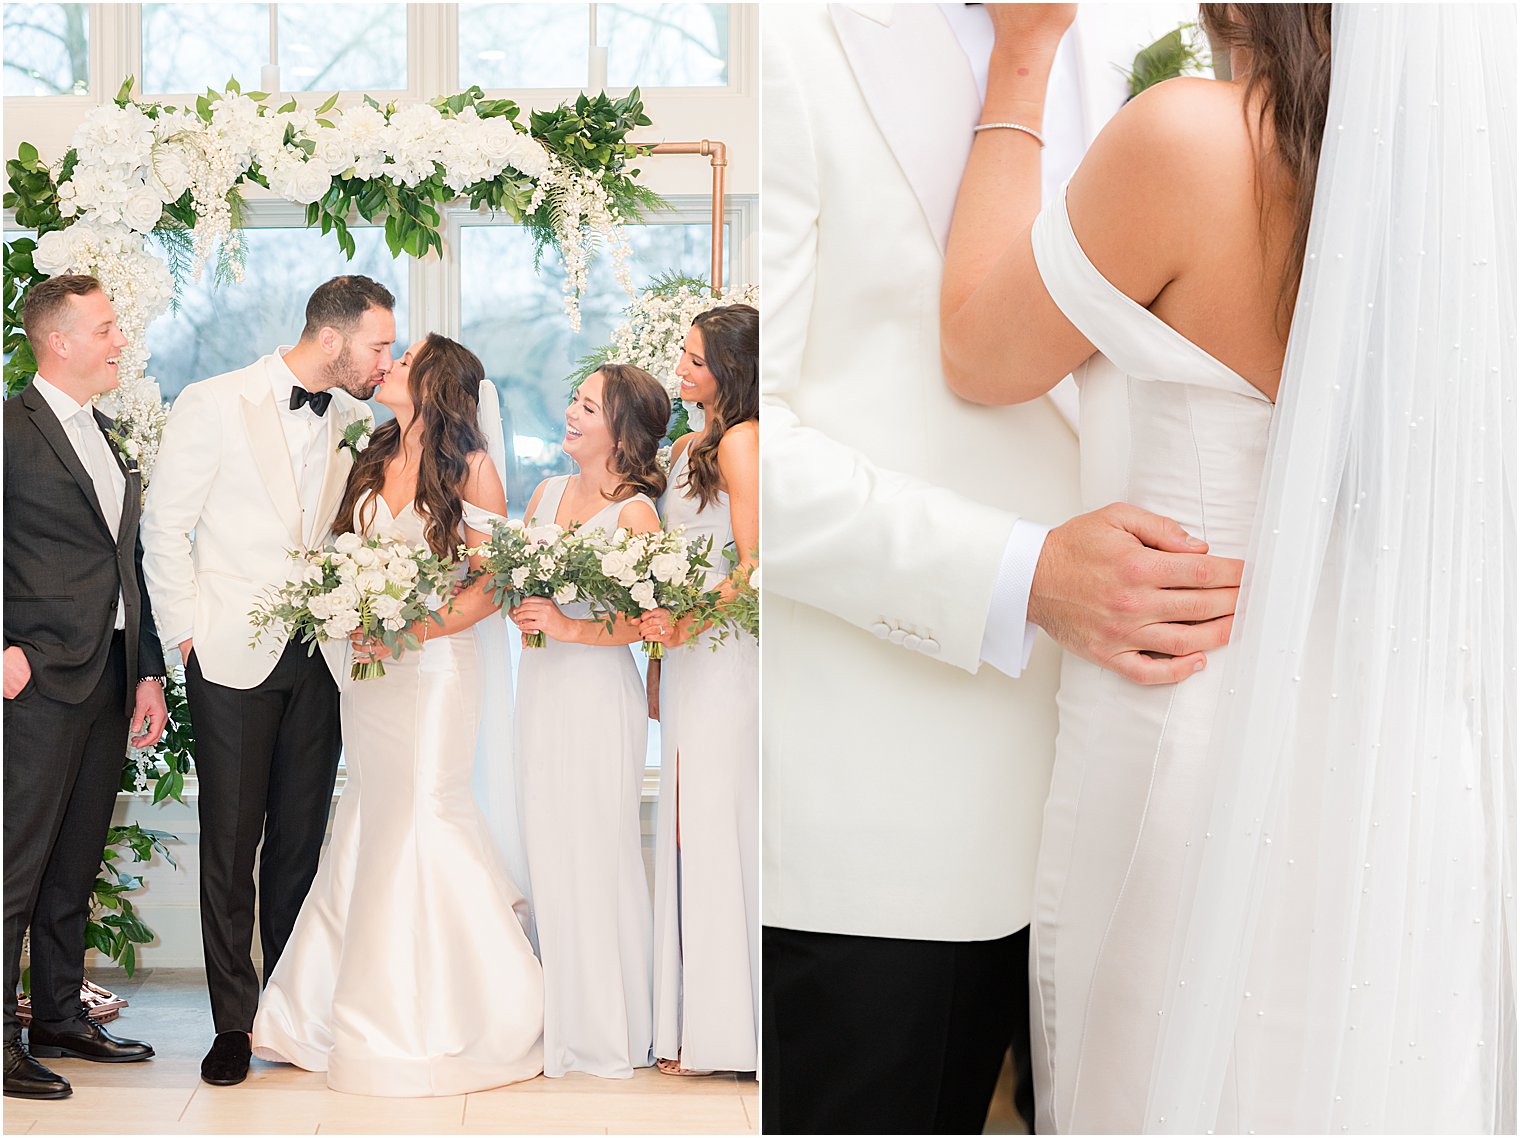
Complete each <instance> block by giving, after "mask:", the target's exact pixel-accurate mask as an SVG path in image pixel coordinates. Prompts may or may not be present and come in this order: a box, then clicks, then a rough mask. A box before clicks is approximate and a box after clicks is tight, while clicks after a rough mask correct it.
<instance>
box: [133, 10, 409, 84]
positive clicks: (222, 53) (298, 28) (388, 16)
mask: <svg viewBox="0 0 1520 1138" xmlns="http://www.w3.org/2000/svg"><path fill="white" fill-rule="evenodd" d="M271 9H272V10H273V16H274V27H273V29H271V26H270V16H271ZM271 31H273V33H274V38H275V49H276V50H275V56H276V59H277V62H278V63H279V65H280V89H281V90H282V91H337V90H400V89H403V88H405V87H406V85H407V74H406V55H407V42H406V40H407V36H406V6H405V5H404V4H276V5H272V6H271V5H269V4H144V5H143V6H142V50H143V54H142V61H143V66H142V80H143V82H142V89H143V90H144V91H145V92H148V93H150V94H163V93H169V92H199V91H204V90H205V89H206V88H207V87H213V88H215V89H216V90H218V91H220V90H221V89H222V88H223V86H224V85H225V84H226V82H227V79H228V78H229V77H233V78H235V79H237V81H238V84H239V85H240V86H241V87H242V88H243V90H245V91H252V90H255V89H256V88H258V87H259V85H260V84H261V82H262V79H261V72H262V68H263V65H264V64H266V63H268V62H269V61H270V50H269V49H270V35H271Z"/></svg>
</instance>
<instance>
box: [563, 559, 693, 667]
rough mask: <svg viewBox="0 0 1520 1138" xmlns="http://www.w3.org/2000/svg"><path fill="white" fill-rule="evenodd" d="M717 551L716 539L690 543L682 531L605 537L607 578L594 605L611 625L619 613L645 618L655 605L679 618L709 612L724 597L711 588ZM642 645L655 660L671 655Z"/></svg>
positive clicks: (603, 569)
mask: <svg viewBox="0 0 1520 1138" xmlns="http://www.w3.org/2000/svg"><path fill="white" fill-rule="evenodd" d="M711 554H712V538H710V537H705V538H703V539H701V540H700V541H688V540H687V539H686V538H685V537H683V536H682V531H681V530H675V531H665V530H654V531H653V532H650V533H633V534H630V533H628V532H627V531H625V530H622V529H619V530H618V531H617V532H616V533H614V534H612V535H611V536H610V537H606V536H604V537H603V539H602V542H601V551H600V556H599V558H598V562H599V564H600V568H601V581H600V582H599V583H597V584H595V585H593V586H592V589H593V596H592V597H591V601H592V605H593V606H594V607H595V608H597V609H598V610H599V611H601V612H602V613H603V614H604V616H605V619H606V620H607V623H608V625H609V626H610V625H611V623H612V621H613V619H614V618H615V617H616V616H617V615H619V614H621V615H623V616H627V617H640V616H643V615H644V613H646V612H648V611H649V610H650V609H658V608H663V609H668V610H669V611H670V614H671V616H673V617H674V618H675V619H677V620H679V619H680V618H681V617H683V616H687V615H689V614H691V613H705V612H708V611H710V610H711V609H712V608H713V606H714V605H715V604H716V601H717V597H718V593H717V590H715V589H709V588H707V570H708V569H710V568H711V567H712V562H711V561H710V560H709V557H710V555H711ZM642 643H643V645H644V651H645V652H646V653H647V654H648V655H649V658H650V659H651V660H658V659H660V658H661V657H663V656H664V655H665V646H664V645H663V644H660V643H657V642H653V641H648V640H646V641H643V642H642Z"/></svg>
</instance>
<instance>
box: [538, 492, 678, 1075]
mask: <svg viewBox="0 0 1520 1138" xmlns="http://www.w3.org/2000/svg"><path fill="white" fill-rule="evenodd" d="M568 481H569V479H568V477H567V476H561V477H558V478H552V479H550V480H549V482H548V484H547V486H545V488H544V494H543V499H542V501H540V502H539V504H538V513H537V516H538V517H539V518H541V519H545V520H549V519H553V518H554V516H555V514H556V513H557V512H558V510H559V504H560V499H561V498H562V497H563V495H564V490H565V484H566V483H567V482H568ZM634 501H643V502H646V503H648V505H649V508H650V509H651V510H652V509H654V503H653V502H650V501H649V499H648V498H647V497H645V496H644V495H639V496H637V497H636V498H630V499H628V500H626V501H622V502H611V503H608V505H607V506H605V507H604V508H603V509H601V510H599V511H598V512H597V513H596V514H594V515H593V516H592V517H590V518H587V519H586V520H585V522H584V523H583V525H582V526H581V528H583V529H587V530H592V529H603V530H606V531H607V532H608V533H611V532H612V531H613V530H615V529H617V519H618V514H619V513H620V512H621V511H622V509H623V507H625V506H627V505H629V504H630V503H631V502H634ZM560 607H561V608H562V609H563V611H564V613H565V615H566V616H569V617H571V618H573V619H575V620H585V619H587V618H588V617H589V616H590V615H591V614H590V610H589V608H588V606H587V605H586V604H585V602H583V601H577V602H574V603H571V604H566V605H562V606H560ZM648 721H649V720H648V704H647V702H646V698H645V694H644V685H643V683H642V682H641V681H640V678H639V670H638V667H637V665H635V664H634V662H633V652H632V649H631V648H630V647H629V646H628V645H608V646H600V645H587V644H566V643H563V642H561V641H558V640H555V639H553V638H552V637H549V638H546V640H545V643H544V646H543V647H542V648H524V649H523V653H522V663H521V665H520V666H519V673H518V682H517V743H516V755H517V759H518V762H519V765H520V770H521V788H522V807H521V808H522V819H523V838H524V842H525V844H526V846H527V856H528V871H529V873H530V874H531V875H532V879H533V909H534V917H535V920H536V921H537V927H538V945H539V951H540V954H541V956H542V958H543V964H544V1074H546V1075H549V1076H559V1075H563V1074H566V1073H567V1072H570V1071H581V1072H584V1073H586V1074H591V1075H599V1076H601V1077H602V1078H608V1079H626V1078H631V1077H632V1075H633V1069H634V1068H635V1067H648V1066H650V1065H651V1064H652V1063H653V1062H654V1060H653V1058H652V1057H651V1055H650V1045H651V1041H652V1039H653V1025H652V1017H653V998H652V995H651V985H652V963H651V960H652V958H651V951H652V946H651V940H652V936H653V912H652V909H651V907H650V899H649V883H648V879H647V878H646V877H645V874H644V859H643V852H642V849H641V846H640V836H639V798H640V792H641V790H642V788H643V783H644V755H645V752H646V750H647V740H648V735H649V728H648Z"/></svg>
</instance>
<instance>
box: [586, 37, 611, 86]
mask: <svg viewBox="0 0 1520 1138" xmlns="http://www.w3.org/2000/svg"><path fill="white" fill-rule="evenodd" d="M587 73H588V76H589V79H588V82H587V86H588V87H589V88H590V89H591V90H593V91H600V90H602V89H603V88H605V87H606V86H607V49H606V48H605V47H599V46H598V45H596V44H592V45H591V52H590V58H589V59H588V61H587Z"/></svg>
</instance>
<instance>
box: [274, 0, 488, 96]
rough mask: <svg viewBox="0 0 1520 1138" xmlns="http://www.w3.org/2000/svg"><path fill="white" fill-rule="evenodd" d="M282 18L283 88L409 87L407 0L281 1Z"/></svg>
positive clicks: (376, 89)
mask: <svg viewBox="0 0 1520 1138" xmlns="http://www.w3.org/2000/svg"><path fill="white" fill-rule="evenodd" d="M279 19H280V86H281V88H282V89H283V90H286V91H345V90H346V91H399V90H403V89H405V87H406V5H405V4H364V5H354V4H281V5H280V6H279ZM466 85H467V86H468V84H466Z"/></svg>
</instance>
